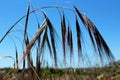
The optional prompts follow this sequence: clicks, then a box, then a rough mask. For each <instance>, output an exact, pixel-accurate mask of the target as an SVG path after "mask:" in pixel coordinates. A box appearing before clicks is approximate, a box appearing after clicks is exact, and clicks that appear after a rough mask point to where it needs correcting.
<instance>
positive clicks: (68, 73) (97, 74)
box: [0, 64, 120, 80]
mask: <svg viewBox="0 0 120 80" xmlns="http://www.w3.org/2000/svg"><path fill="white" fill-rule="evenodd" d="M10 71H11V68H8V69H7V68H6V69H1V70H0V80H37V79H36V76H35V74H34V73H32V72H31V70H30V69H25V70H24V71H23V70H19V71H18V72H17V73H10ZM6 73H9V74H8V75H6ZM40 76H41V80H120V64H118V65H112V66H109V67H102V68H86V69H73V68H69V69H53V68H48V67H46V68H44V69H41V72H40Z"/></svg>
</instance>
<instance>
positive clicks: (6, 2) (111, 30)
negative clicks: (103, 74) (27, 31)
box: [0, 0, 120, 67]
mask: <svg viewBox="0 0 120 80" xmlns="http://www.w3.org/2000/svg"><path fill="white" fill-rule="evenodd" d="M28 2H29V1H28V0H1V1H0V39H1V37H2V36H3V34H4V33H5V32H6V31H7V30H8V29H9V27H10V26H11V25H12V24H13V23H14V22H15V21H16V20H18V19H19V18H20V17H22V16H23V15H24V14H26V10H27V6H28ZM30 2H31V4H32V9H35V8H40V7H43V6H47V5H60V6H65V7H71V4H75V5H77V7H79V10H80V11H81V12H82V13H84V14H86V15H87V16H88V17H89V18H90V19H91V20H92V21H93V22H94V24H95V25H96V26H97V28H98V30H99V31H100V33H101V34H102V36H103V37H104V39H105V41H106V42H107V44H108V45H109V47H110V49H111V51H112V52H113V55H114V56H115V59H116V60H120V42H119V41H120V37H119V34H120V15H119V14H120V7H119V5H120V1H119V0H99V1H98V0H49V1H48V0H46V1H45V0H30ZM63 2H64V4H65V5H64V4H63ZM10 43H11V40H10V39H9V37H7V38H6V39H5V41H3V42H2V43H1V44H0V56H8V55H10V56H13V57H15V53H14V50H13V49H14V48H13V47H14V45H13V44H10ZM19 45H20V43H19ZM19 51H20V53H21V50H19ZM21 55H22V54H20V56H21ZM0 64H1V65H0V67H9V66H12V64H13V62H12V60H10V59H0Z"/></svg>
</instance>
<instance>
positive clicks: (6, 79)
mask: <svg viewBox="0 0 120 80" xmlns="http://www.w3.org/2000/svg"><path fill="white" fill-rule="evenodd" d="M46 9H56V10H57V12H55V14H56V13H57V14H58V15H59V17H60V20H59V21H58V22H59V24H60V26H59V28H57V29H60V30H61V31H60V33H58V31H56V29H55V28H56V26H55V23H54V22H52V19H51V18H49V16H48V14H51V15H53V13H47V11H46ZM37 11H40V12H41V13H40V16H42V20H43V21H42V22H39V18H38V19H37V20H36V22H37V26H34V27H37V30H36V32H34V33H35V34H34V35H33V38H30V36H29V33H30V31H29V29H28V27H29V25H28V24H29V20H30V18H29V17H30V15H31V14H35V12H37ZM66 11H70V12H71V13H73V14H74V23H75V24H74V26H71V24H70V23H71V21H70V20H69V18H68V17H70V16H71V15H68V14H65V13H66ZM36 16H37V15H36ZM23 19H25V23H24V27H23V29H22V33H23V34H22V35H23V36H22V40H21V41H23V42H22V45H23V46H22V47H23V53H22V54H23V57H22V58H21V60H20V61H18V53H19V52H18V50H17V46H16V44H17V43H15V41H14V39H13V41H14V44H15V50H16V52H15V53H16V59H15V65H14V69H11V68H6V69H1V70H0V80H117V79H119V78H120V75H119V74H120V67H119V66H112V67H104V68H90V69H72V68H70V69H67V68H66V64H67V60H68V59H69V62H70V63H72V61H75V60H74V58H73V55H74V54H77V55H78V56H77V57H78V62H80V60H81V59H84V58H85V57H87V56H83V55H84V54H83V53H84V51H83V49H84V45H85V44H84V43H83V42H84V38H83V36H82V34H84V33H88V37H89V39H90V40H91V44H92V47H93V49H94V52H95V53H96V54H95V55H96V56H97V57H99V58H100V60H101V61H104V60H108V62H114V57H113V55H112V52H111V50H110V49H109V47H108V45H107V44H106V42H105V40H104V39H103V37H102V36H101V34H100V32H99V31H98V29H97V27H96V26H95V25H94V24H93V22H92V21H91V20H90V19H89V18H88V17H87V16H86V15H84V14H82V13H81V12H80V11H79V9H78V8H77V7H76V6H75V5H73V8H72V9H70V8H65V7H60V6H47V7H42V8H38V9H35V10H31V9H30V4H29V5H28V9H27V12H26V15H24V16H23V17H21V18H20V19H19V20H17V21H16V22H15V23H14V24H13V25H12V26H11V27H10V28H9V30H8V31H7V32H6V33H5V35H4V36H3V37H2V39H0V43H2V41H3V40H5V38H6V36H7V35H8V34H10V33H11V32H12V30H13V29H14V28H15V27H16V25H17V24H18V23H19V22H20V21H22V20H23ZM40 19H41V18H40ZM23 21H24V20H23ZM80 22H81V23H83V25H84V27H83V28H85V29H86V32H84V33H82V28H81V26H80V24H81V23H80ZM72 23H73V22H72ZM72 28H75V32H74V31H73V29H72ZM60 34H61V35H60ZM73 35H76V41H74V40H75V39H73V38H75V37H74V36H73ZM16 36H18V37H19V35H16ZM59 38H60V40H58V39H59ZM58 41H60V42H62V43H61V46H62V49H61V50H62V51H63V52H62V53H61V54H60V55H62V56H61V57H62V58H63V59H64V60H63V61H62V60H61V59H62V58H58V51H57V45H58ZM75 43H76V44H77V45H75ZM74 46H77V53H74V48H73V47H74ZM33 47H34V49H36V52H35V53H36V54H35V53H34V54H35V55H36V65H33V63H34V62H33V59H32V55H31V54H32V53H33V52H32V49H33ZM46 47H47V50H48V51H49V52H48V53H47V55H49V57H50V58H49V59H50V60H51V61H52V63H53V65H52V67H54V68H49V67H46V68H44V69H43V68H42V67H44V64H45V63H47V62H45V61H44V58H45V56H44V51H45V50H46ZM88 53H89V52H88ZM7 57H9V58H12V57H11V56H7ZM3 58H6V57H3ZM26 58H27V59H26ZM13 59H14V58H13ZM59 59H60V60H59ZM26 61H27V65H28V66H27V68H26V67H25V65H26ZM59 61H62V66H64V68H65V69H57V67H58V66H59V65H60V64H59ZM19 62H20V63H22V62H23V69H22V70H19V68H18V66H19V65H20V63H19ZM48 63H49V60H48ZM77 64H80V63H77ZM72 67H74V65H72Z"/></svg>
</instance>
